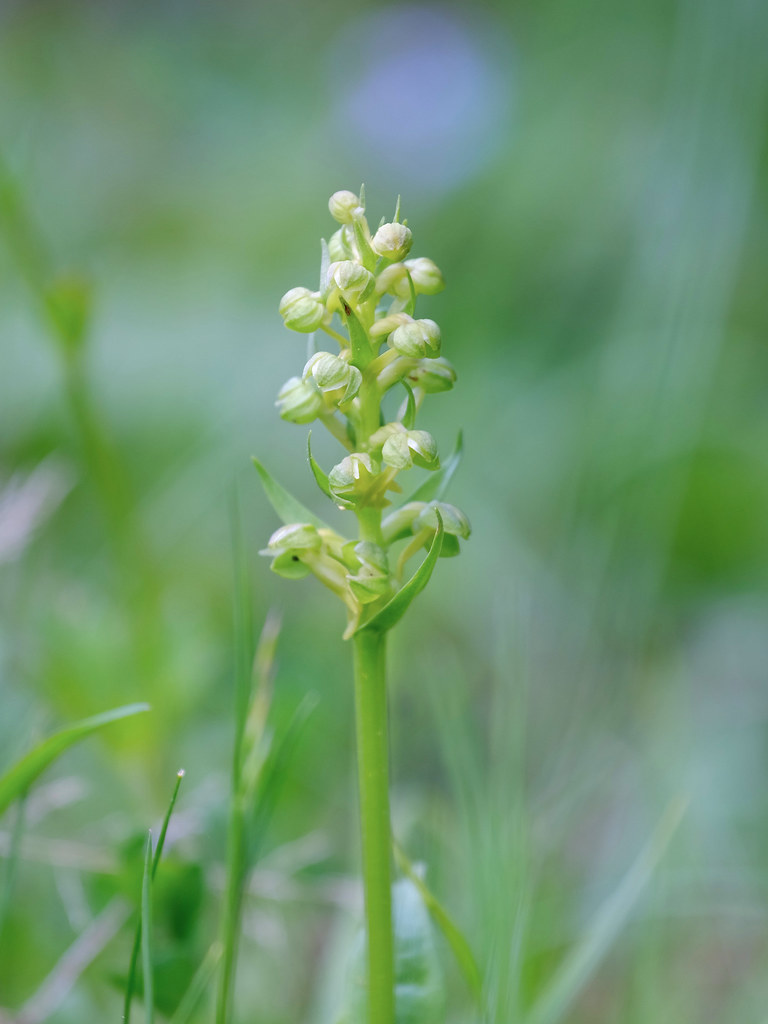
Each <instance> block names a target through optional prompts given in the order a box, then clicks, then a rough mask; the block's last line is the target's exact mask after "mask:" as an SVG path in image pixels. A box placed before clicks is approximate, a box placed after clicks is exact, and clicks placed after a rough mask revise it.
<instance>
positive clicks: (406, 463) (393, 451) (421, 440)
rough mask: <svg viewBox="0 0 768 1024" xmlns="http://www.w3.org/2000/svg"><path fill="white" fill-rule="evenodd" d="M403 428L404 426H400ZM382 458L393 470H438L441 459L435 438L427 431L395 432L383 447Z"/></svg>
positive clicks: (403, 430) (403, 429)
mask: <svg viewBox="0 0 768 1024" xmlns="http://www.w3.org/2000/svg"><path fill="white" fill-rule="evenodd" d="M398 426H401V427H402V424H398ZM381 457H382V459H383V460H384V462H385V463H386V465H387V466H391V467H392V468H393V469H410V467H411V466H419V467H421V469H437V468H438V467H439V465H440V459H439V458H438V455H437V444H436V442H435V439H434V437H432V435H431V434H430V433H429V432H428V431H426V430H406V429H405V427H402V429H401V430H397V431H393V432H392V433H391V434H390V436H389V437H388V438H387V440H386V441H385V442H384V444H383V445H382V449H381Z"/></svg>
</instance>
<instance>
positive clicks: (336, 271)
mask: <svg viewBox="0 0 768 1024" xmlns="http://www.w3.org/2000/svg"><path fill="white" fill-rule="evenodd" d="M328 283H329V286H330V287H336V288H338V290H339V291H340V292H341V294H342V295H343V296H344V298H345V299H347V301H350V302H364V301H365V300H366V299H367V298H368V296H369V295H370V294H371V292H372V291H373V286H374V284H375V283H376V282H375V278H374V276H373V274H372V273H371V272H370V271H369V270H366V269H365V267H363V266H361V265H360V264H359V263H356V262H355V261H354V260H338V261H337V262H336V263H332V264H331V265H330V267H329V268H328Z"/></svg>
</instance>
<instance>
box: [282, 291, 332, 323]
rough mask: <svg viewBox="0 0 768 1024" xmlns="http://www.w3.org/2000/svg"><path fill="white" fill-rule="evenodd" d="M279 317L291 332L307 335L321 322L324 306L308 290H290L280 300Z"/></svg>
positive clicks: (317, 296)
mask: <svg viewBox="0 0 768 1024" xmlns="http://www.w3.org/2000/svg"><path fill="white" fill-rule="evenodd" d="M280 316H281V317H282V318H283V320H284V322H285V326H286V327H289V328H290V329H291V330H292V331H301V332H302V333H304V334H309V333H310V332H311V331H316V330H317V328H318V327H319V326H320V324H321V323H322V322H323V317H324V316H325V306H324V305H323V303H322V302H321V301H320V296H319V294H318V293H317V292H311V291H310V290H309V288H291V290H290V291H287V292H286V293H285V295H284V296H283V297H282V299H281V300H280Z"/></svg>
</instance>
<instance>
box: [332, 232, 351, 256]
mask: <svg viewBox="0 0 768 1024" xmlns="http://www.w3.org/2000/svg"><path fill="white" fill-rule="evenodd" d="M328 255H329V256H330V258H331V260H332V261H334V262H336V263H339V262H341V260H348V259H349V258H350V257H351V256H352V250H351V249H350V248H349V246H348V245H347V241H346V238H345V232H344V228H339V230H338V231H334V233H333V234H332V235H331V237H330V238H329V239H328Z"/></svg>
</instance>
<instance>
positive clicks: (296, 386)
mask: <svg viewBox="0 0 768 1024" xmlns="http://www.w3.org/2000/svg"><path fill="white" fill-rule="evenodd" d="M275 405H276V406H277V408H278V409H279V410H280V415H281V417H282V418H283V419H284V420H287V421H288V422H289V423H311V422H312V421H313V420H315V419H317V417H318V416H319V415H320V413H321V412H322V411H323V409H324V408H325V403H324V402H323V396H322V394H321V393H320V391H319V390H318V388H317V385H316V384H315V382H314V380H312V381H308V380H302V379H301V377H291V379H290V380H287V381H286V382H285V384H283V386H282V387H281V388H280V391H279V392H278V395H277V401H276V402H275Z"/></svg>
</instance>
